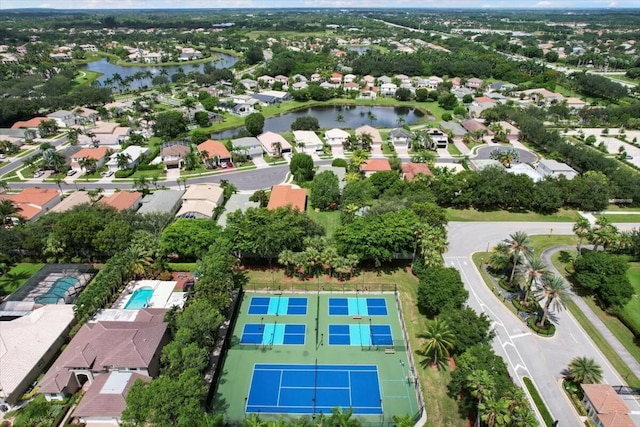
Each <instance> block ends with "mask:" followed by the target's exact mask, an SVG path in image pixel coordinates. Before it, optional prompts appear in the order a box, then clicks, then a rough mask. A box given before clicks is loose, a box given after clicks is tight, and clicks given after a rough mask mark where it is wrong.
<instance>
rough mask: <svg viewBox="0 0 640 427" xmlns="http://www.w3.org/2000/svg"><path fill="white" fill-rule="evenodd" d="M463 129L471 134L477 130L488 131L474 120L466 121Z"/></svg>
mask: <svg viewBox="0 0 640 427" xmlns="http://www.w3.org/2000/svg"><path fill="white" fill-rule="evenodd" d="M462 127H464V128H465V129H466V130H468V131H469V132H475V131H477V130H487V128H486V127H485V125H483V124H482V123H480V122H479V121H477V120H474V119H469V120H465V121H464V122H462Z"/></svg>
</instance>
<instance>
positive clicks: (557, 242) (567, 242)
mask: <svg viewBox="0 0 640 427" xmlns="http://www.w3.org/2000/svg"><path fill="white" fill-rule="evenodd" d="M529 238H530V240H531V246H533V247H534V248H535V251H534V253H535V254H536V255H541V254H542V252H544V251H545V250H546V249H549V248H551V247H553V246H577V245H578V237H576V236H575V235H566V234H565V235H557V234H556V235H553V234H537V235H535V236H530V237H529ZM558 254H559V253H557V254H556V255H558Z"/></svg>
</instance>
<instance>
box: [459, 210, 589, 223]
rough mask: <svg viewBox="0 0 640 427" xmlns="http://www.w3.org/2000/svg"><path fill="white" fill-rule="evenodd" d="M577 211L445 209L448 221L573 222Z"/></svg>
mask: <svg viewBox="0 0 640 427" xmlns="http://www.w3.org/2000/svg"><path fill="white" fill-rule="evenodd" d="M577 217H578V213H577V212H576V211H573V210H568V209H560V210H559V211H558V213H555V214H552V215H542V214H538V213H535V212H525V213H513V212H508V211H490V212H480V211H477V210H475V209H451V208H448V209H447V219H448V220H449V221H531V222H574V221H575V220H576V218H577Z"/></svg>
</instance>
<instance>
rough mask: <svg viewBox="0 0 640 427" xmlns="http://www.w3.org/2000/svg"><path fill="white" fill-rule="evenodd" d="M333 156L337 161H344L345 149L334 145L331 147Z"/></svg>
mask: <svg viewBox="0 0 640 427" xmlns="http://www.w3.org/2000/svg"><path fill="white" fill-rule="evenodd" d="M331 154H332V155H333V157H334V158H335V159H337V158H341V159H344V158H345V156H344V147H343V146H342V145H332V146H331Z"/></svg>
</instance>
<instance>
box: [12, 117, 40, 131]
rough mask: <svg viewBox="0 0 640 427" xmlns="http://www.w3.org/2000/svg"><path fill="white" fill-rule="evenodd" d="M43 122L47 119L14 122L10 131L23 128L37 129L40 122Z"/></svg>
mask: <svg viewBox="0 0 640 427" xmlns="http://www.w3.org/2000/svg"><path fill="white" fill-rule="evenodd" d="M45 120H49V118H48V117H34V118H33V119H31V120H24V121H20V122H15V123H14V124H13V126H11V129H23V128H37V127H38V125H39V124H40V122H43V121H45Z"/></svg>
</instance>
